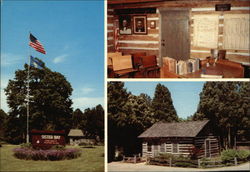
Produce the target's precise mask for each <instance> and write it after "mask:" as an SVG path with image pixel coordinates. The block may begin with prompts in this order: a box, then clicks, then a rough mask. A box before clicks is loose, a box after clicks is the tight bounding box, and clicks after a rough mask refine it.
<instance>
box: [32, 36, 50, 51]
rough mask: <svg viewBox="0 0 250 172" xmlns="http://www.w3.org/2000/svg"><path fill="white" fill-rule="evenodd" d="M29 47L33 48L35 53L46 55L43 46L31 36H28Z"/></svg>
mask: <svg viewBox="0 0 250 172" xmlns="http://www.w3.org/2000/svg"><path fill="white" fill-rule="evenodd" d="M29 45H30V46H31V47H33V48H34V49H35V50H36V51H38V52H40V53H43V54H46V52H45V50H44V48H43V45H42V44H41V43H40V42H39V41H38V40H37V39H36V37H34V36H33V35H32V34H30V43H29Z"/></svg>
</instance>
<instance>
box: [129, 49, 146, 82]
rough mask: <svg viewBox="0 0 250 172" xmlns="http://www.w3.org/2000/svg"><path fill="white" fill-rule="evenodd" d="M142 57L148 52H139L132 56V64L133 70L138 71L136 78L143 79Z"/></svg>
mask: <svg viewBox="0 0 250 172" xmlns="http://www.w3.org/2000/svg"><path fill="white" fill-rule="evenodd" d="M142 56H146V52H138V53H133V54H132V64H133V68H134V69H136V70H138V72H136V74H135V77H136V78H143V77H144V76H143V66H142Z"/></svg>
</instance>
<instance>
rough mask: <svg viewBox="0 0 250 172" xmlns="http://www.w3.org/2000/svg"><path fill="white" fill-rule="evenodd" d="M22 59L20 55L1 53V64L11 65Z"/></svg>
mask: <svg viewBox="0 0 250 172" xmlns="http://www.w3.org/2000/svg"><path fill="white" fill-rule="evenodd" d="M22 60H23V58H22V56H21V55H16V54H12V53H3V54H1V66H4V67H6V66H11V65H15V64H17V63H19V62H21V61H22Z"/></svg>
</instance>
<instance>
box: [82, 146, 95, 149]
mask: <svg viewBox="0 0 250 172" xmlns="http://www.w3.org/2000/svg"><path fill="white" fill-rule="evenodd" d="M81 148H88V149H95V148H96V147H94V146H82V147H81Z"/></svg>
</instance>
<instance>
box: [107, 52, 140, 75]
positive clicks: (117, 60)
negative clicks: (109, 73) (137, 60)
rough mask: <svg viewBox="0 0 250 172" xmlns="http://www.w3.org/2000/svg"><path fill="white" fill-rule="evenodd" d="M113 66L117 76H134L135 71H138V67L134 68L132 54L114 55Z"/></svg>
mask: <svg viewBox="0 0 250 172" xmlns="http://www.w3.org/2000/svg"><path fill="white" fill-rule="evenodd" d="M112 67H113V68H112V69H113V72H114V77H115V78H121V77H125V78H133V77H134V74H135V72H136V71H137V70H136V69H133V65H132V57H131V55H125V56H120V55H117V56H113V57H112Z"/></svg>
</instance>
